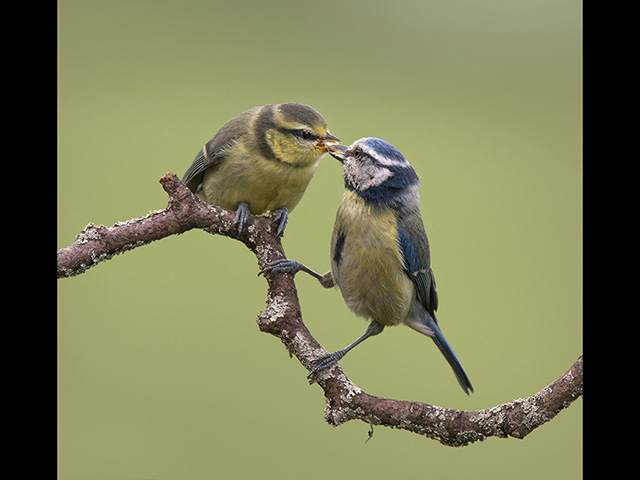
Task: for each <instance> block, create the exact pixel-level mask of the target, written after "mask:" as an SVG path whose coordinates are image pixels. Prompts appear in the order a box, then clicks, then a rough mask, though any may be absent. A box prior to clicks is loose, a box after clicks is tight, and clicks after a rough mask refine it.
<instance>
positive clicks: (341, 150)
mask: <svg viewBox="0 0 640 480" xmlns="http://www.w3.org/2000/svg"><path fill="white" fill-rule="evenodd" d="M348 149H349V147H348V146H346V145H338V144H337V143H332V144H330V145H327V152H329V155H331V156H332V157H333V158H335V159H336V160H338V161H339V162H340V163H344V157H345V153H346V152H347V150H348Z"/></svg>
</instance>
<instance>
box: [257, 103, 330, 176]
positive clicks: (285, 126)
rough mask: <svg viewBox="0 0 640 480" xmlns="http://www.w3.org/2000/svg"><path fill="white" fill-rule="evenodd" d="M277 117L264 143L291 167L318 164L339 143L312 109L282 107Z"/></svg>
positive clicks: (276, 113) (321, 118)
mask: <svg viewBox="0 0 640 480" xmlns="http://www.w3.org/2000/svg"><path fill="white" fill-rule="evenodd" d="M274 114H275V115H274V118H273V123H272V127H271V128H269V129H268V130H267V131H266V132H265V139H266V141H267V144H268V145H269V147H270V148H271V150H272V151H273V153H274V154H275V155H276V157H278V159H279V160H280V161H282V162H285V163H288V164H290V165H291V166H294V167H301V168H304V167H308V166H310V165H313V164H314V163H317V161H318V160H319V159H320V157H321V156H322V155H323V154H324V153H326V152H327V149H328V147H329V146H330V145H332V144H335V143H337V142H339V141H340V140H339V139H338V138H337V137H335V136H333V135H331V133H329V130H328V128H327V124H326V122H325V120H324V118H323V117H322V116H321V115H320V114H319V113H318V112H316V111H315V110H313V109H311V108H310V107H306V106H301V105H299V104H282V105H278V108H276V109H275V112H274Z"/></svg>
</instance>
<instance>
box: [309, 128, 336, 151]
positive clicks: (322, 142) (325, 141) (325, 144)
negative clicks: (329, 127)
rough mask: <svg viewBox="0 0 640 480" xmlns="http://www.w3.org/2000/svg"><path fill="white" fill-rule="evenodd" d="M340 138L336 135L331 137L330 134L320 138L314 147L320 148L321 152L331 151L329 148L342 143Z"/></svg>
mask: <svg viewBox="0 0 640 480" xmlns="http://www.w3.org/2000/svg"><path fill="white" fill-rule="evenodd" d="M341 141H342V140H340V139H339V138H338V137H336V136H335V135H331V134H330V133H329V132H327V134H326V135H325V136H324V137H322V138H319V139H318V141H317V142H316V144H315V145H314V147H316V148H319V149H320V150H324V151H329V147H330V146H331V145H333V144H334V143H335V142H341Z"/></svg>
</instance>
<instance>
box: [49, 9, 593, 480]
mask: <svg viewBox="0 0 640 480" xmlns="http://www.w3.org/2000/svg"><path fill="white" fill-rule="evenodd" d="M58 13H59V18H58V22H59V23H58V25H59V34H58V54H59V56H58V80H59V82H58V115H59V116H58V205H57V207H58V211H57V213H58V248H62V247H64V246H67V245H69V244H71V243H72V242H73V241H74V237H75V235H76V234H77V233H78V232H79V231H80V230H81V229H82V227H83V226H85V225H86V224H87V223H89V222H93V223H96V224H104V225H112V224H113V223H114V222H116V221H124V220H127V219H130V218H133V217H138V216H141V215H144V214H146V213H147V212H149V211H150V210H156V209H161V208H164V207H165V206H166V201H167V196H166V194H165V193H164V191H163V190H162V188H161V186H160V185H159V184H158V179H159V178H160V177H161V176H162V175H164V174H165V173H166V172H174V173H176V174H177V175H180V176H181V175H182V174H183V173H184V171H185V170H186V168H187V167H188V166H189V165H190V163H191V160H192V159H193V157H194V156H195V154H196V153H197V151H198V150H199V149H200V148H201V147H202V145H203V144H204V143H205V142H206V141H208V140H209V139H210V138H211V137H212V136H213V134H214V133H215V132H216V131H217V129H218V128H219V127H220V126H222V124H223V123H224V122H225V121H227V120H228V119H229V118H231V117H232V116H234V115H236V114H237V113H239V112H241V111H243V110H245V109H247V108H250V107H253V106H255V105H261V104H265V103H279V102H286V101H296V102H302V103H307V104H309V105H312V106H313V107H315V108H316V109H318V110H319V111H320V112H321V113H322V114H323V115H324V116H325V118H326V119H327V122H328V123H329V127H330V129H331V131H332V132H333V133H334V134H335V135H338V136H339V137H340V138H342V139H343V141H345V142H346V143H351V142H352V141H354V140H356V139H357V138H360V137H363V136H379V137H381V138H384V139H386V140H387V141H389V142H390V143H392V144H393V145H395V146H396V147H397V148H398V149H400V151H402V152H403V153H404V155H405V156H406V157H407V158H408V159H409V161H410V162H411V163H412V164H413V166H414V168H415V169H416V171H417V172H418V173H419V175H420V177H421V208H422V213H423V217H424V220H425V224H426V227H427V232H428V234H429V239H430V242H431V247H432V255H433V268H434V271H435V274H436V278H437V281H438V290H439V294H440V309H439V312H438V313H439V317H438V318H439V319H440V324H441V325H442V328H443V331H444V332H445V334H446V336H447V338H448V339H449V341H450V342H451V343H452V345H453V347H454V349H455V350H456V352H457V353H458V355H459V357H460V359H461V361H462V363H463V365H464V366H465V368H466V370H467V372H468V374H469V376H470V378H471V380H472V382H473V385H474V387H475V390H476V393H475V394H473V395H471V396H470V397H467V396H466V395H464V393H463V392H462V390H461V389H460V387H459V386H458V384H457V382H456V380H455V377H454V376H453V374H452V372H451V370H450V368H449V367H448V366H447V364H446V362H445V361H444V359H443V358H442V357H441V355H440V354H439V352H438V351H437V349H436V348H435V346H434V345H433V343H432V342H431V341H429V340H428V339H425V338H424V337H423V336H421V335H418V334H416V333H415V332H413V331H411V330H409V329H407V328H403V327H401V328H395V329H388V330H386V331H385V332H384V334H383V335H381V336H380V337H377V338H375V339H372V340H370V341H369V342H370V343H369V342H367V343H365V344H364V345H363V346H362V347H359V348H358V349H356V350H355V351H354V353H352V354H351V355H350V356H348V357H347V358H345V360H343V361H342V362H341V365H342V366H343V368H344V369H345V372H346V373H347V375H348V376H349V377H350V378H351V379H352V380H353V381H354V382H355V383H356V384H357V385H359V386H360V387H361V388H363V389H364V390H365V391H367V392H369V393H372V394H375V395H379V396H385V397H391V398H398V399H405V400H417V401H422V402H426V403H431V404H435V405H440V406H444V407H451V408H459V409H472V410H475V409H482V408H486V407H491V406H494V405H497V404H500V403H505V402H509V401H511V400H512V399H515V398H518V397H524V396H528V395H531V394H533V393H535V392H537V391H539V390H540V389H541V388H543V387H544V386H546V385H547V384H549V383H550V382H551V381H553V380H554V379H555V378H557V377H558V376H559V375H560V374H562V373H563V372H564V371H565V370H566V369H568V368H569V367H570V366H571V365H572V364H573V362H574V361H575V360H576V359H577V357H578V356H579V355H580V354H581V353H582V159H581V157H582V150H581V146H582V79H581V77H582V43H581V37H582V2H580V1H578V0H562V1H556V0H554V1H552V0H542V1H540V0H536V1H534V0H529V1H513V0H512V1H506V0H503V1H496V0H485V1H473V0H466V1H463V0H453V1H444V0H420V1H419V0H413V1H410V0H395V1H393V2H391V1H381V0H368V1H364V0H360V1H349V2H344V1H342V2H340V1H337V0H324V1H322V2H316V3H311V2H300V1H288V0H287V1H284V0H271V1H266V2H265V1H248V2H245V1H241V0H234V1H195V0H187V1H177V0H164V1H161V0H157V1H151V0H148V1H144V0H128V1H117V0H116V1H87V0H82V1H80V0H78V1H76V0H59V2H58ZM341 174H342V170H341V166H340V164H339V163H338V162H336V161H335V160H333V159H332V158H330V157H329V158H325V159H324V160H323V161H322V162H321V163H320V166H319V168H318V171H317V173H316V176H315V178H314V180H313V181H312V182H311V185H310V187H309V189H308V190H307V193H306V195H305V197H304V198H303V199H302V201H301V203H300V204H299V206H298V207H297V209H296V210H295V211H294V212H293V214H292V215H291V217H290V223H289V226H288V228H287V231H286V235H285V237H284V240H283V244H284V246H285V250H286V253H287V255H288V256H289V257H290V258H295V259H298V260H301V261H304V262H305V263H306V264H307V265H308V266H310V267H311V268H314V269H316V270H318V271H322V272H324V271H326V269H328V267H329V238H330V234H331V230H332V226H333V220H334V218H335V212H336V209H337V206H338V204H339V203H340V199H341V195H342V189H343V184H342V178H341ZM256 273H257V263H256V259H255V257H254V256H253V255H252V254H251V253H250V252H249V251H248V250H247V249H246V248H245V247H244V246H242V245H241V244H240V243H238V242H235V241H233V240H231V239H227V238H222V237H215V236H211V235H209V234H207V233H204V232H203V231H200V230H198V231H190V232H187V233H185V234H183V235H180V236H174V237H171V238H167V239H164V240H162V241H159V242H155V243H153V244H151V245H148V246H145V247H143V248H139V249H136V250H134V251H132V252H128V253H126V254H123V255H120V256H118V257H117V258H114V259H113V260H111V261H109V262H106V263H102V264H100V265H99V266H97V267H95V268H93V269H91V270H89V271H88V272H86V273H85V274H84V275H81V276H78V277H75V278H69V279H62V280H59V281H58V283H57V287H58V378H59V397H58V398H59V404H58V413H59V417H58V419H59V424H58V427H59V437H58V438H59V444H58V455H59V478H60V479H62V480H80V479H88V480H93V479H96V480H102V479H158V480H160V479H162V480H164V479H167V480H168V479H186V480H199V479H210V478H257V477H259V478H264V479H271V478H278V479H290V478H291V479H293V478H306V479H310V480H312V479H324V478H348V477H357V478H367V479H370V480H375V479H387V478H391V476H393V478H407V479H412V478H436V479H459V478H491V479H502V478H519V479H534V478H535V479H538V478H540V477H546V478H562V479H577V478H581V477H582V473H583V472H582V467H581V465H582V400H578V401H577V402H575V403H574V404H573V405H572V406H571V407H570V408H569V409H568V410H566V411H564V412H562V413H561V414H560V415H559V416H558V417H557V418H556V419H554V420H553V421H551V422H550V423H548V424H547V425H544V426H543V427H541V428H539V429H538V430H536V431H534V432H533V433H532V434H531V435H530V436H529V437H527V438H526V439H524V440H515V439H496V438H491V439H488V440H486V441H485V442H481V443H477V444H473V445H471V446H468V447H464V448H451V447H444V446H441V445H440V444H439V443H437V442H435V441H433V440H429V439H426V438H423V437H420V436H417V435H415V434H411V433H407V432H404V431H397V430H391V429H387V428H382V427H378V428H376V429H375V433H374V436H373V438H372V439H371V440H370V441H369V442H368V443H367V444H365V443H364V442H365V440H366V439H367V431H368V430H369V426H368V425H366V424H364V423H362V422H356V421H353V422H349V423H347V424H345V425H343V426H341V427H339V428H332V427H330V426H328V424H327V423H325V421H324V419H323V409H324V398H323V395H322V391H321V390H320V388H319V387H318V386H317V385H313V386H309V385H308V383H307V380H306V378H305V375H306V371H305V370H304V369H303V367H302V366H301V365H300V364H299V363H298V362H297V361H296V360H295V359H290V358H289V356H288V354H287V352H286V351H285V349H284V348H283V346H282V345H281V343H280V342H279V341H278V340H277V339H275V338H274V337H271V336H268V335H265V334H263V333H261V332H260V331H259V330H258V328H257V325H256V322H255V318H256V316H257V315H258V314H259V313H260V312H261V311H262V309H263V307H264V302H265V293H266V283H265V281H264V279H263V278H259V277H257V276H256ZM297 286H298V290H299V295H300V300H301V305H302V310H303V315H304V320H305V323H306V324H307V326H308V327H309V329H310V330H311V332H312V333H313V334H314V336H315V337H316V338H317V339H318V340H319V341H320V342H321V343H322V344H323V345H324V346H325V347H326V348H327V349H330V350H333V349H337V348H341V347H343V346H345V345H346V344H347V343H349V342H351V341H353V340H354V339H355V338H356V337H357V336H359V335H360V334H362V332H363V331H364V329H365V326H366V323H365V322H363V321H362V320H361V319H358V318H356V317H354V315H353V314H351V313H350V312H349V310H348V309H347V308H346V306H345V305H344V304H343V302H342V299H341V297H340V294H339V292H338V291H337V290H324V289H322V288H321V287H320V286H319V285H318V284H317V282H316V281H315V280H314V279H312V278H311V277H308V276H303V275H302V276H300V277H299V278H298V280H297Z"/></svg>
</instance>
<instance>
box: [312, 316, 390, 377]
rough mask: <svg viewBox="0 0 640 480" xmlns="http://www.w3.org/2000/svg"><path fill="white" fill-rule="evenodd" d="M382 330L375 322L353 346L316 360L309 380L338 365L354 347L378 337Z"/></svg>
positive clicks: (380, 325)
mask: <svg viewBox="0 0 640 480" xmlns="http://www.w3.org/2000/svg"><path fill="white" fill-rule="evenodd" d="M382 330H384V325H382V324H381V323H378V322H376V321H375V320H373V321H372V322H371V323H370V324H369V326H368V327H367V331H366V332H364V335H362V336H361V337H360V338H359V339H357V340H356V341H355V342H353V343H352V344H351V345H349V346H348V347H345V348H343V349H342V350H338V351H336V352H333V353H328V354H326V355H324V356H322V357H320V358H319V359H317V360H316V362H317V365H316V366H315V367H313V369H312V370H311V371H310V372H309V375H307V378H311V377H312V376H313V375H314V374H316V373H318V372H319V371H320V370H323V369H325V368H327V367H330V366H331V365H333V364H334V363H336V362H337V361H338V360H340V359H341V358H342V357H344V356H345V355H346V354H347V352H349V350H351V349H352V348H353V347H355V346H356V345H359V344H360V343H362V342H364V341H365V340H366V339H367V338H369V337H373V336H374V335H378V334H379V333H380V332H382Z"/></svg>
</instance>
